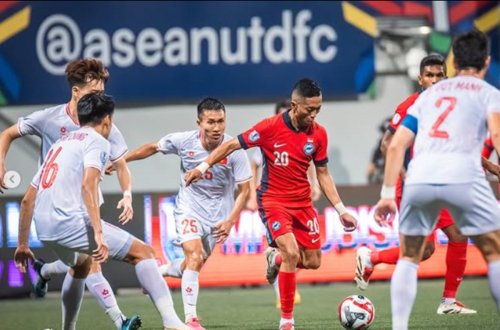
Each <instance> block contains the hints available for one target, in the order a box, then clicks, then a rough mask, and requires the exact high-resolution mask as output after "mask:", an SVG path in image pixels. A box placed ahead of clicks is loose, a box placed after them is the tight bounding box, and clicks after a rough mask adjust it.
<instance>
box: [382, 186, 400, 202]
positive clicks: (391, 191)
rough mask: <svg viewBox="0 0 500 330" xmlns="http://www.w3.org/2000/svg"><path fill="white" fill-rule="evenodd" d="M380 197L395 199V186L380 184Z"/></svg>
mask: <svg viewBox="0 0 500 330" xmlns="http://www.w3.org/2000/svg"><path fill="white" fill-rule="evenodd" d="M380 198H382V199H395V198H396V186H386V185H382V190H380Z"/></svg>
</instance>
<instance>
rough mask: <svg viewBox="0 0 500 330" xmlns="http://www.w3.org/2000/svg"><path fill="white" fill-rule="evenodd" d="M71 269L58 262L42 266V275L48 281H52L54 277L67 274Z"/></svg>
mask: <svg viewBox="0 0 500 330" xmlns="http://www.w3.org/2000/svg"><path fill="white" fill-rule="evenodd" d="M68 270H69V267H68V266H67V265H66V264H64V262H62V261H61V260H56V261H54V262H50V263H46V264H44V265H43V266H42V269H41V270H40V273H41V274H42V277H43V278H44V279H46V280H48V279H50V278H51V277H52V275H57V274H66V273H67V272H68Z"/></svg>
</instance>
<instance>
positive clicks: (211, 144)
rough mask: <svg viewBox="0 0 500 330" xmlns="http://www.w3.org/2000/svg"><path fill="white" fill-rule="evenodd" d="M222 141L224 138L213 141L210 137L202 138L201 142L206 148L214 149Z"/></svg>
mask: <svg viewBox="0 0 500 330" xmlns="http://www.w3.org/2000/svg"><path fill="white" fill-rule="evenodd" d="M221 142H222V139H221V140H220V141H211V140H209V139H208V138H203V139H201V144H202V146H203V148H205V150H208V151H212V150H214V149H215V148H217V147H218V146H219V145H220V144H221Z"/></svg>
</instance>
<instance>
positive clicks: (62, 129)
mask: <svg viewBox="0 0 500 330" xmlns="http://www.w3.org/2000/svg"><path fill="white" fill-rule="evenodd" d="M59 132H60V133H61V136H65V135H66V133H68V130H67V129H66V127H61V128H60V129H59Z"/></svg>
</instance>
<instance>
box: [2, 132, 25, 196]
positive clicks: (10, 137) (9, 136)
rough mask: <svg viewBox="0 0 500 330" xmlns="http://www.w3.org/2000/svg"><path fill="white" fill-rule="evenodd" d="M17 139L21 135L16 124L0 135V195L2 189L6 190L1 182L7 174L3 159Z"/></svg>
mask: <svg viewBox="0 0 500 330" xmlns="http://www.w3.org/2000/svg"><path fill="white" fill-rule="evenodd" d="M19 137H21V134H19V130H18V129H17V124H14V125H12V126H10V127H9V128H7V129H6V130H4V131H3V132H2V133H1V134H0V193H3V189H7V186H6V185H5V183H4V181H3V177H4V176H5V173H6V172H7V169H6V167H5V157H7V152H8V151H9V148H10V144H11V143H12V141H14V140H15V139H17V138H19Z"/></svg>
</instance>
